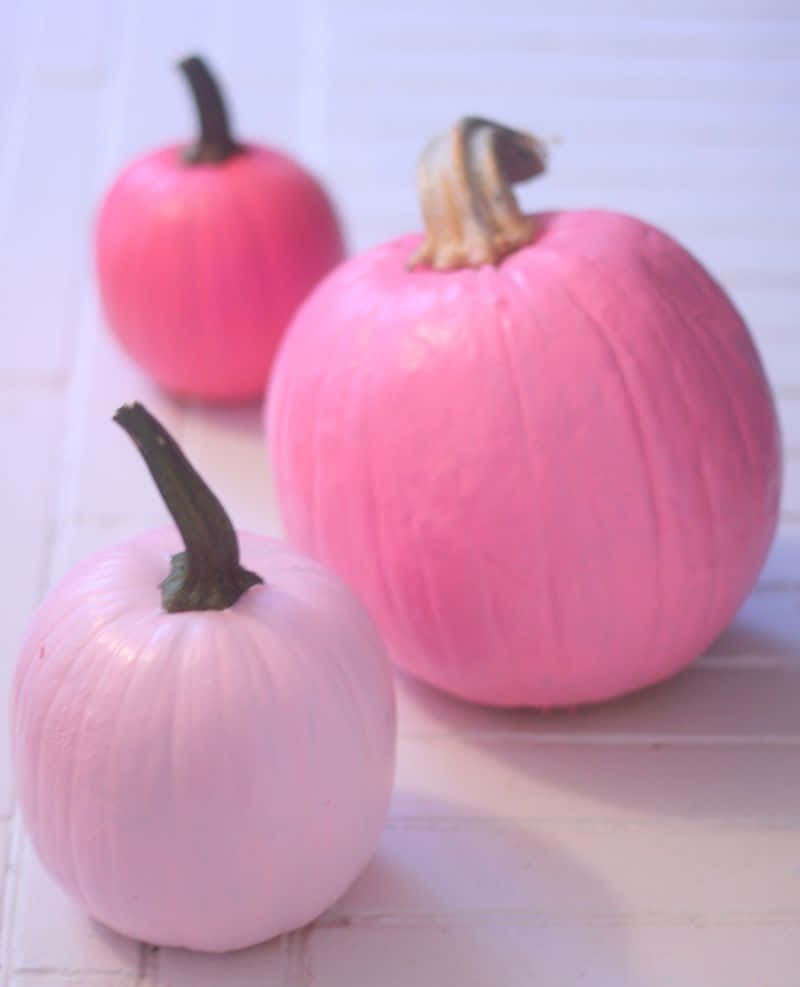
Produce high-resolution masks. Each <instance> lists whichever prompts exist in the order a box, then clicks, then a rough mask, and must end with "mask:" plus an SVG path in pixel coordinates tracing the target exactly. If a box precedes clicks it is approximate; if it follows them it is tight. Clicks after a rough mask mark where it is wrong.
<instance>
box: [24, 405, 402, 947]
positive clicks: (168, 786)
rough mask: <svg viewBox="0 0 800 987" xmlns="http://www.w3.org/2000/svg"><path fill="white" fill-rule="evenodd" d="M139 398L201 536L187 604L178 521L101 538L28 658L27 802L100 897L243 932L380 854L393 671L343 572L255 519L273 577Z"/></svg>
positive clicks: (235, 938)
mask: <svg viewBox="0 0 800 987" xmlns="http://www.w3.org/2000/svg"><path fill="white" fill-rule="evenodd" d="M141 411H142V409H137V408H136V407H134V409H124V410H123V411H122V412H121V413H120V414H121V415H122V416H123V417H124V416H126V415H127V418H125V421H126V422H129V423H131V426H130V427H131V430H132V433H133V434H134V435H135V438H136V441H137V442H138V443H139V444H140V445H142V446H143V449H144V451H145V453H146V455H148V456H149V457H150V460H151V466H152V465H153V464H155V471H154V472H155V473H156V474H157V479H159V481H160V485H161V481H166V483H167V487H168V488H169V489H167V491H166V493H165V496H166V498H167V500H168V503H170V505H171V508H175V509H176V520H178V521H179V523H181V525H182V530H183V531H184V533H185V535H186V536H187V537H186V544H187V553H186V555H185V556H184V561H185V562H186V564H187V571H185V572H183V574H182V575H181V578H177V577H176V575H175V573H176V571H177V570H178V568H179V567H178V566H177V565H173V576H172V577H171V581H172V585H169V584H168V585H166V586H165V587H164V607H167V606H169V607H172V606H173V605H174V604H175V601H176V600H178V598H180V599H179V604H180V605H179V606H177V608H176V609H175V611H174V612H172V610H171V611H170V612H167V611H166V610H165V609H164V607H162V602H161V596H160V594H159V591H158V584H159V582H160V581H161V580H162V579H163V578H164V576H165V574H166V573H167V572H168V571H169V568H170V556H171V554H172V553H174V552H176V551H178V550H180V548H181V544H180V538H179V537H178V534H177V532H176V531H174V530H173V529H170V530H164V531H154V532H149V533H147V534H144V535H142V536H140V537H137V538H134V539H132V540H131V541H128V542H125V543H123V544H121V545H118V546H116V547H114V548H111V549H108V550H105V551H103V552H101V553H99V554H98V555H96V556H94V557H93V558H90V559H88V560H87V561H85V562H83V563H82V564H80V565H79V566H78V567H77V568H75V569H74V570H73V571H72V572H70V573H69V575H68V576H67V577H66V578H65V579H64V580H63V581H62V582H61V583H60V584H59V585H58V586H57V587H56V588H55V589H54V590H53V591H52V593H51V594H50V595H49V597H48V598H47V599H46V600H45V602H44V603H43V605H42V607H41V608H40V609H39V611H38V612H37V614H36V615H35V617H34V620H33V622H32V624H31V626H30V629H29V631H28V634H27V637H26V640H25V643H24V646H23V649H22V654H21V656H20V659H19V663H18V666H17V669H16V675H15V679H14V687H13V698H12V706H11V730H12V749H13V763H14V769H15V773H16V779H17V790H18V794H19V802H20V806H21V808H22V813H23V816H24V820H25V824H26V826H27V830H28V833H29V835H30V838H31V840H32V843H33V846H34V847H35V849H36V852H37V853H38V855H39V856H40V858H41V860H42V861H43V863H44V864H45V866H46V867H47V869H48V870H49V871H50V873H51V874H52V875H53V876H54V877H55V878H56V880H58V882H59V883H60V884H61V885H62V886H63V887H64V888H65V889H66V890H67V891H68V892H69V893H70V894H71V895H72V896H73V897H74V898H75V899H76V900H77V901H78V902H80V904H81V905H82V906H83V907H84V908H85V909H86V910H87V911H88V912H89V913H90V914H91V915H93V916H94V917H95V918H97V919H99V920H100V921H102V922H104V923H106V924H108V925H109V926H111V927H113V928H114V929H117V930H118V931H120V932H122V933H125V934H127V935H129V936H133V937H136V938H140V939H143V940H145V941H147V942H151V943H160V944H168V945H175V946H187V947H191V948H194V949H200V950H214V951H216V950H228V949H235V948H238V947H242V946H248V945H251V944H253V943H256V942H259V941H261V940H264V939H268V938H270V937H272V936H275V935H277V934H279V933H282V932H285V931H287V930H290V929H293V928H296V927H298V926H301V925H303V924H305V923H307V922H309V921H311V920H312V919H314V918H315V917H316V916H317V915H318V914H319V913H320V912H321V911H322V910H323V909H325V908H326V907H327V906H329V905H331V904H332V903H333V902H334V901H335V900H336V898H338V897H339V896H340V895H341V894H342V892H343V891H345V889H346V888H347V886H348V885H349V884H350V883H351V882H352V880H353V879H354V878H355V877H356V875H357V874H358V873H359V871H360V870H361V868H362V867H363V866H364V865H365V863H366V862H367V860H368V859H369V857H370V855H371V854H372V852H373V850H374V848H375V845H376V843H377V840H378V836H379V834H380V832H381V829H382V825H383V821H384V817H385V814H386V811H387V806H388V803H389V798H390V793H391V786H392V777H393V763H394V761H393V759H394V737H395V721H394V700H393V692H392V685H391V676H390V674H389V668H388V663H387V661H386V658H385V654H384V651H383V647H382V644H381V642H380V640H379V638H378V637H377V635H376V632H375V629H374V626H373V624H372V622H371V621H370V619H369V617H368V616H367V614H366V612H365V611H364V609H363V607H362V606H361V605H360V604H359V603H358V601H357V600H356V599H355V597H354V596H353V595H352V593H351V592H350V591H349V590H348V589H346V588H345V587H344V586H343V584H342V583H341V582H340V580H339V579H337V578H336V577H334V576H333V575H332V574H331V573H330V572H327V571H325V570H324V569H323V568H322V567H321V566H319V565H317V564H316V563H313V562H311V561H310V560H308V559H306V558H303V557H302V556H300V555H299V554H298V553H297V552H295V551H294V550H292V549H291V548H289V547H288V546H287V545H285V544H283V543H280V542H277V541H274V540H270V539H267V538H263V537H260V536H257V535H252V534H242V535H240V538H241V547H242V553H243V561H244V562H245V563H246V564H247V565H248V566H251V567H252V569H253V570H255V572H257V573H258V574H259V575H260V576H261V577H263V579H264V582H263V583H260V582H255V583H254V578H253V574H252V573H247V572H246V571H245V570H242V569H241V568H240V567H238V563H235V564H234V560H233V558H232V557H228V558H227V559H226V558H225V551H226V549H225V546H227V547H228V550H231V545H233V546H235V545H236V538H235V535H233V529H231V528H230V526H229V522H228V523H227V524H226V522H225V521H221V520H220V516H219V515H218V512H217V509H219V511H221V510H222V509H221V508H219V505H218V502H216V501H214V502H213V503H212V501H210V500H209V499H208V498H207V496H206V494H208V497H210V496H211V495H210V492H208V491H207V488H206V491H205V492H204V491H203V490H201V489H200V488H199V487H198V485H197V483H195V481H194V480H192V479H191V478H189V480H188V483H187V473H186V471H185V470H183V469H182V467H181V466H180V463H177V465H176V462H177V461H176V460H175V459H174V458H173V460H172V463H171V464H170V463H168V462H166V461H165V459H164V455H165V453H164V452H163V448H162V450H156V451H155V453H154V452H153V442H154V441H158V439H155V438H154V437H155V436H156V434H158V433H156V431H154V430H153V429H151V428H150V426H149V425H148V424H147V422H146V421H145V422H144V424H143V422H142V419H143V416H142V413H141ZM123 417H120V419H119V420H120V421H123ZM126 427H128V426H127V425H126ZM160 434H162V435H166V433H163V432H162V433H160ZM166 442H167V446H166V448H167V453H166V455H167V456H172V452H173V451H174V449H173V447H172V446H171V445H170V442H171V440H169V437H167V438H166ZM148 449H149V451H148ZM170 450H172V451H170ZM159 457H161V459H160V460H159ZM195 476H196V475H195ZM176 477H177V479H178V484H177V487H176V484H175V478H176ZM197 479H198V480H199V478H197ZM200 482H202V481H200ZM179 488H182V489H183V491H184V492H186V491H191V498H193V501H194V504H195V507H197V506H198V505H199V508H200V515H199V516H192V511H193V509H194V508H192V507H191V506H188V504H187V502H186V501H182V500H181V498H182V496H183V494H181V493H180V492H176V491H179ZM162 489H163V486H162ZM170 490H171V493H170ZM214 503H216V507H215V506H213V504H214ZM222 517H223V518H224V512H223V513H222ZM204 528H205V531H204ZM231 537H232V538H233V542H231V541H230V538H231ZM235 554H236V555H237V556H238V550H237V551H236V552H235ZM226 573H227V574H228V575H231V574H232V577H231V580H226V579H224V578H222V577H223V576H224V575H225V574H226ZM179 575H180V574H179ZM256 578H257V577H256ZM176 579H177V581H176ZM243 590H244V591H243ZM237 594H239V595H238V597H237ZM234 597H236V598H235V599H234ZM187 599H188V603H187ZM231 600H233V602H230V601H231ZM170 601H171V602H170ZM186 606H188V607H189V609H186ZM222 606H224V607H225V608H224V609H220V607H222ZM200 607H203V609H198V608H200Z"/></svg>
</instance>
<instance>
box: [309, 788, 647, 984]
mask: <svg viewBox="0 0 800 987" xmlns="http://www.w3.org/2000/svg"><path fill="white" fill-rule="evenodd" d="M407 805H416V806H417V808H418V809H422V810H423V811H422V814H415V813H413V812H412V813H411V814H403V815H398V814H397V808H398V807H401V806H407ZM394 806H395V809H394V813H393V816H392V818H390V820H389V822H388V825H387V828H386V830H385V832H384V834H383V837H382V839H381V842H380V845H379V848H378V851H377V853H376V854H375V856H374V857H373V859H372V861H371V863H370V864H369V865H368V867H367V868H366V870H365V871H364V872H363V874H362V875H361V876H360V877H359V878H358V879H357V880H356V882H355V883H354V884H353V886H352V887H351V888H350V890H349V891H348V892H347V893H346V894H345V895H344V897H343V898H342V899H341V900H340V901H339V902H338V903H337V904H336V905H335V906H334V907H333V908H331V909H330V910H329V911H328V912H327V913H326V914H325V915H323V916H322V917H321V918H320V919H319V920H318V921H317V922H316V923H314V924H313V925H312V926H311V927H310V930H309V933H308V940H307V943H308V944H307V950H308V955H307V963H308V971H309V973H310V978H309V982H312V981H313V983H314V984H319V985H320V987H324V985H325V984H326V983H328V982H330V983H331V984H333V983H340V982H344V981H346V982H350V983H358V984H360V983H364V984H373V983H374V984H380V985H381V987H406V985H407V984H409V983H414V984H419V985H420V987H441V985H442V984H451V983H452V984H458V985H459V987H497V985H498V984H512V983H514V984H516V983H529V982H530V983H533V982H534V981H536V982H538V980H539V978H543V980H542V982H546V981H547V982H556V981H557V982H558V983H563V984H570V983H577V982H580V981H581V978H582V976H583V975H585V973H586V971H587V970H588V969H589V968H591V969H592V971H593V977H594V979H593V981H592V982H593V983H598V984H603V983H609V984H611V983H618V982H621V980H624V979H625V977H624V972H625V970H626V968H627V936H628V933H627V930H626V929H625V927H624V924H623V922H622V921H621V917H622V916H623V914H624V907H623V905H622V904H621V903H620V902H619V901H618V900H616V899H615V896H614V895H613V893H612V892H611V891H610V890H609V888H608V887H607V886H606V884H605V883H604V882H603V881H602V879H601V878H600V877H599V876H598V875H597V874H595V873H593V872H592V871H591V870H590V869H589V867H587V866H586V863H585V862H584V861H579V860H578V859H576V858H575V857H574V856H572V855H571V854H570V853H569V852H568V851H567V850H565V849H564V847H563V846H560V845H558V844H556V843H555V842H554V840H553V839H552V834H553V830H554V827H553V825H551V826H549V827H547V826H544V827H543V826H542V825H541V824H538V825H537V824H536V823H534V822H533V821H527V822H526V821H518V820H508V819H498V818H492V817H487V818H475V817H465V816H464V813H463V811H461V810H460V809H459V808H457V807H456V806H454V805H453V804H451V803H449V802H446V801H444V800H443V799H440V798H438V797H425V798H423V799H422V800H421V801H420V800H419V795H418V793H417V792H416V791H415V790H412V789H403V788H400V789H398V790H397V792H396V794H395V801H394ZM548 830H549V833H550V836H549V837H548V835H547V832H548ZM341 957H347V960H346V963H345V965H343V966H342V968H341V970H340V971H337V967H338V966H339V963H340V962H341V960H340V958H341ZM548 972H549V973H550V977H548ZM343 974H345V975H344V976H343ZM328 978H330V979H329V980H328Z"/></svg>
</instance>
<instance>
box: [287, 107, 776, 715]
mask: <svg viewBox="0 0 800 987" xmlns="http://www.w3.org/2000/svg"><path fill="white" fill-rule="evenodd" d="M543 168H544V154H543V149H542V147H541V145H540V144H539V142H537V141H536V140H535V139H534V138H532V137H530V136H529V135H525V134H520V133H517V132H514V131H510V130H508V129H506V128H504V127H500V126H498V125H496V124H493V123H490V122H488V121H485V120H476V119H467V120H464V121H461V122H460V123H459V124H458V125H457V126H456V127H455V128H454V130H453V131H452V132H451V134H449V135H446V136H445V137H443V138H440V139H439V140H437V141H434V142H433V143H432V144H431V145H430V146H429V148H428V149H427V151H426V152H425V154H424V155H423V157H422V159H421V162H420V171H419V178H420V190H421V200H422V208H423V213H424V216H425V221H426V225H427V236H426V237H425V238H424V239H423V237H422V236H419V235H412V236H405V237H401V238H400V239H397V240H394V241H391V242H389V243H386V244H383V245H381V246H378V247H376V248H375V249H373V250H369V251H367V252H366V253H363V254H361V255H360V256H357V257H354V258H352V259H351V260H349V261H348V262H346V263H345V264H344V265H342V266H341V267H340V268H339V269H338V270H337V271H335V272H333V274H331V275H329V276H328V277H327V278H326V279H325V280H324V281H323V282H322V283H321V284H320V286H319V287H318V288H317V289H316V291H315V292H314V293H313V294H312V295H311V297H310V298H309V299H308V300H307V302H306V303H305V304H304V305H303V306H302V308H301V309H300V311H299V312H298V314H297V316H296V317H295V319H294V321H293V324H292V326H291V328H290V330H289V333H288V335H287V338H286V340H285V344H284V346H283V348H282V351H281V353H280V355H279V357H278V360H277V361H276V366H275V369H274V375H273V378H272V382H271V386H270V395H269V405H268V432H269V444H270V452H271V455H272V460H273V463H274V469H275V474H276V477H277V485H278V491H279V496H280V502H281V506H282V513H283V517H284V520H285V524H286V527H287V529H288V533H289V535H290V537H291V538H292V539H293V540H294V541H295V543H296V544H297V545H299V546H301V547H302V548H303V549H305V550H306V551H308V552H309V553H311V554H313V555H314V556H316V557H317V558H319V559H321V560H323V561H324V562H326V563H328V564H330V565H331V566H333V567H335V568H336V569H337V570H338V571H339V572H340V573H341V574H342V575H343V576H344V577H345V578H346V579H347V580H348V581H349V582H350V583H351V584H352V585H353V586H354V587H355V588H356V590H357V591H358V592H359V593H360V594H361V596H362V599H364V601H365V602H366V603H367V605H368V607H369V608H370V610H371V612H372V614H373V615H374V617H375V618H376V620H377V622H378V624H379V626H380V628H381V629H382V631H383V633H384V636H385V638H386V639H387V641H388V643H389V647H390V653H391V657H392V658H393V660H394V661H395V662H396V663H397V664H398V665H400V666H401V667H403V668H405V669H407V670H408V671H409V672H411V673H412V674H414V675H416V676H419V677H420V678H422V679H424V680H426V681H427V682H430V683H433V684H435V685H437V686H440V687H441V688H443V689H446V690H449V691H450V692H452V693H455V694H456V695H458V696H461V697H464V698H466V699H470V700H475V701H479V702H484V703H492V704H498V705H504V706H517V705H533V706H543V707H547V706H559V705H572V704H579V703H585V702H593V701H597V700H603V699H608V698H609V697H612V696H617V695H619V694H622V693H625V692H628V691H629V690H634V689H638V688H639V687H642V686H646V685H648V684H649V683H653V682H656V681H658V680H660V679H663V678H665V677H666V676H669V675H671V674H672V673H674V672H676V671H677V670H678V669H680V668H681V667H683V666H684V665H686V664H687V662H690V661H691V660H692V659H693V658H695V657H697V656H698V655H699V654H700V653H701V652H702V651H703V649H704V648H706V647H707V646H708V645H709V643H710V642H711V641H712V640H713V639H714V637H715V636H716V635H717V634H719V633H720V631H721V630H722V629H723V628H724V627H725V626H726V624H727V623H728V622H729V621H730V620H731V618H732V616H733V615H734V614H735V612H736V610H737V608H738V607H739V605H740V604H741V603H742V601H743V599H744V598H745V596H746V595H747V593H748V591H749V590H750V588H751V587H752V585H753V583H754V581H755V579H756V578H757V574H758V572H759V570H760V567H761V565H762V562H763V560H764V557H765V554H766V552H767V550H768V547H769V545H770V541H771V539H772V536H773V532H774V528H775V524H776V517H777V512H778V504H779V492H780V476H781V462H780V441H779V433H778V428H777V424H776V416H775V411H774V406H773V401H772V397H771V393H770V389H769V386H768V384H767V381H766V379H765V376H764V372H763V370H762V367H761V363H760V361H759V357H758V355H757V353H756V350H755V348H754V345H753V342H752V340H751V338H750V336H749V334H748V331H747V329H746V327H745V325H744V323H743V322H742V319H741V318H740V316H739V315H738V314H737V312H736V310H735V309H734V307H733V306H732V304H731V303H730V301H729V300H728V298H727V297H726V296H725V294H724V292H723V291H722V290H721V288H720V287H719V286H718V285H717V284H716V283H715V282H714V281H713V280H712V278H711V277H710V276H709V275H708V274H707V273H706V272H705V271H704V269H703V268H702V267H701V266H700V264H699V263H698V262H697V261H696V260H695V259H693V258H692V257H691V256H690V255H689V254H688V253H687V252H686V250H684V249H683V248H682V247H681V246H679V245H678V244H677V243H675V242H674V241H673V240H672V239H670V238H669V237H668V236H666V235H665V234H664V233H662V232H660V231H659V230H657V229H654V228H653V227H651V226H648V225H647V224H645V223H643V222H640V221H638V220H636V219H632V218H630V217H628V216H623V215H618V214H615V213H611V212H603V211H596V210H591V211H575V212H551V213H544V214H541V215H536V216H530V217H528V216H525V215H523V214H522V213H521V212H520V211H519V209H518V207H517V204H516V201H515V198H514V195H513V193H512V191H511V188H510V183H511V182H513V181H519V180H522V179H525V178H528V177H532V176H533V175H535V174H537V173H539V172H541V171H542V170H543Z"/></svg>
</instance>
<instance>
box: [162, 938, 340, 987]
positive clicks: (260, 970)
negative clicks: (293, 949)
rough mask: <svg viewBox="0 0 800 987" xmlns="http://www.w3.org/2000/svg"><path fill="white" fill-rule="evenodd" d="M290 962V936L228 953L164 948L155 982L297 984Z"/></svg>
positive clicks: (243, 986) (230, 986)
mask: <svg viewBox="0 0 800 987" xmlns="http://www.w3.org/2000/svg"><path fill="white" fill-rule="evenodd" d="M289 962H290V937H289V936H281V937H280V938H278V939H274V940H273V941H272V942H269V943H264V944H263V945H260V946H255V947H253V948H251V949H242V950H238V951H237V952H235V953H228V954H227V955H224V956H214V955H211V956H209V955H203V954H200V953H190V952H187V951H186V950H182V949H161V950H159V952H158V956H157V957H156V959H155V964H154V965H155V967H156V973H155V976H154V983H155V984H156V987H223V985H224V987H284V985H285V987H295V984H294V982H293V981H290V980H288V979H287V978H288V969H289V966H288V965H289ZM351 987H355V985H351Z"/></svg>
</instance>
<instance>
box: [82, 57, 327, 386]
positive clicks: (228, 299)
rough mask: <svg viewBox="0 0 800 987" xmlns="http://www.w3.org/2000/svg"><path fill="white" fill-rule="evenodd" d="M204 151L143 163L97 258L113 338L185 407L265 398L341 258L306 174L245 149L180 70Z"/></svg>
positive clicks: (209, 90) (208, 88)
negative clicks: (289, 336)
mask: <svg viewBox="0 0 800 987" xmlns="http://www.w3.org/2000/svg"><path fill="white" fill-rule="evenodd" d="M180 67H181V69H182V70H183V72H184V73H185V75H186V77H187V79H188V81H189V83H190V85H191V88H192V92H193V94H194V98H195V101H196V104H197V111H198V115H199V118H200V137H199V138H198V140H197V141H196V142H195V143H194V144H189V145H186V144H175V145H172V146H169V147H165V148H163V149H161V150H158V151H155V152H153V153H150V154H147V155H146V156H144V157H142V158H139V159H138V160H136V161H134V162H133V163H132V164H130V165H129V166H128V167H126V168H125V170H124V171H123V172H122V173H121V174H120V175H119V177H118V178H117V179H116V181H115V182H114V183H113V185H112V186H111V188H110V190H109V191H108V194H107V195H106V197H105V199H104V201H103V203H102V205H101V208H100V211H99V215H98V219H97V226H96V233H95V250H96V265H97V274H98V278H99V283H100V294H101V299H102V303H103V308H104V311H105V316H106V320H107V322H108V325H109V326H110V328H111V329H112V331H113V332H114V334H115V335H116V337H117V338H118V339H119V341H120V343H121V344H122V345H123V347H124V348H125V349H126V350H127V351H128V353H129V354H130V355H131V357H132V358H133V359H134V360H135V361H136V362H137V363H138V364H139V365H140V366H141V367H142V368H143V369H144V370H145V371H146V372H147V373H148V374H149V375H150V376H151V377H153V378H154V379H155V380H156V381H157V382H158V383H159V384H160V385H161V386H162V387H164V388H166V389H167V390H168V391H171V392H173V393H175V394H177V395H181V396H185V397H194V398H200V399H207V400H212V401H240V400H246V399H252V398H254V397H257V396H258V395H260V394H261V393H262V391H263V389H264V384H265V382H266V379H267V374H268V371H269V367H270V364H271V361H272V357H273V354H274V352H275V348H276V346H277V344H278V342H279V341H280V338H281V336H282V334H283V332H284V329H285V328H286V325H287V323H288V321H289V319H290V318H291V316H292V315H293V313H294V311H295V309H296V308H297V306H298V305H299V303H300V302H301V301H302V300H303V298H304V297H305V296H306V295H307V294H308V292H309V291H310V290H311V288H312V287H313V286H314V284H316V282H317V281H318V280H319V279H320V278H321V277H322V275H323V274H325V273H326V272H327V271H329V270H330V269H331V268H332V267H333V266H334V265H335V264H337V263H338V262H339V261H340V260H341V259H342V257H343V256H344V245H343V241H342V235H341V232H340V229H339V224H338V221H337V218H336V215H335V213H334V210H333V207H332V205H331V203H330V201H329V199H328V197H327V196H326V194H325V192H324V190H323V188H322V187H321V185H320V184H319V183H318V182H317V181H316V179H314V178H313V177H312V176H311V175H310V174H309V173H308V172H307V171H305V170H304V169H303V168H302V167H301V166H300V165H299V164H297V162H295V161H293V160H291V159H290V158H288V157H286V156H285V155H283V154H280V153H279V152H277V151H274V150H271V149H270V148H267V147H262V146H260V145H258V144H240V143H238V142H237V141H235V140H234V139H233V138H232V136H231V133H230V130H229V127H228V120H227V115H226V112H225V107H224V104H223V101H222V94H221V92H220V90H219V89H218V87H217V85H216V82H215V81H214V79H213V77H212V76H211V74H210V72H209V70H208V68H207V66H206V65H205V64H204V62H202V61H201V60H200V59H199V58H196V57H192V58H188V59H186V60H184V61H183V62H181V64H180Z"/></svg>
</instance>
